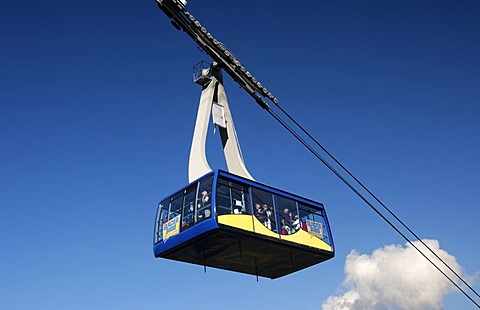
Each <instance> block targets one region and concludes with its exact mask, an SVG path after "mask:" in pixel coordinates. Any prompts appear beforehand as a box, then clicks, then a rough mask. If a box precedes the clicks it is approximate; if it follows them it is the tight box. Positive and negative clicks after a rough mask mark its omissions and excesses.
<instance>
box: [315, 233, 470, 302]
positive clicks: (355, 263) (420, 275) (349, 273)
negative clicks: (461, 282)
mask: <svg viewBox="0 0 480 310" xmlns="http://www.w3.org/2000/svg"><path fill="white" fill-rule="evenodd" d="M423 242H424V243H425V244H427V245H428V246H429V247H430V248H431V249H432V250H433V251H434V252H435V253H436V254H437V255H438V256H439V257H440V258H442V260H444V261H445V262H446V263H447V264H448V265H449V266H450V267H451V268H452V269H453V270H454V271H455V272H456V273H457V274H458V275H460V276H462V278H463V279H465V278H466V276H465V275H464V274H463V271H462V267H461V266H460V265H459V264H458V263H457V260H456V259H455V257H454V256H452V255H450V254H448V253H447V252H446V251H444V250H442V249H440V245H439V242H438V241H437V240H428V239H425V240H423ZM413 244H414V245H415V246H416V247H417V248H419V249H420V250H422V251H423V253H425V255H426V256H427V257H428V258H429V259H431V260H432V261H433V262H435V264H436V265H437V266H438V267H439V268H440V269H442V271H443V272H445V273H446V274H447V275H448V276H449V277H450V278H451V279H453V280H456V277H455V276H454V275H453V274H452V273H451V271H449V270H448V269H447V267H445V266H444V265H443V264H442V263H441V262H439V261H438V259H436V258H435V257H434V256H433V254H432V253H430V251H428V250H427V249H426V248H425V247H424V246H423V245H422V244H421V243H420V242H419V241H415V242H413ZM345 274H346V279H345V281H344V283H343V285H344V287H345V289H346V292H345V293H343V294H341V295H338V296H330V297H329V298H328V299H327V300H326V301H325V302H324V303H323V305H322V309H323V310H354V309H355V310H356V309H402V310H407V309H415V310H416V309H442V308H443V306H442V301H443V298H444V297H445V295H446V294H447V293H449V292H451V291H455V290H457V289H456V288H455V286H454V285H453V284H452V283H451V282H450V281H449V280H448V279H447V278H446V277H445V276H443V275H442V274H441V273H440V272H439V271H438V270H437V269H436V268H435V267H434V266H432V265H431V264H430V263H429V262H428V261H427V260H426V259H425V258H424V257H423V256H422V255H421V254H420V253H418V251H417V250H416V249H415V248H413V247H412V246H411V245H410V244H407V245H406V246H405V247H402V246H400V245H387V246H385V247H383V248H380V249H377V250H375V251H373V253H372V254H371V255H367V254H359V253H357V252H356V251H352V252H350V254H349V255H348V256H347V259H346V262H345ZM470 279H472V278H471V277H470ZM457 284H458V282H457Z"/></svg>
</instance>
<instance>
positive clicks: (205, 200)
mask: <svg viewBox="0 0 480 310" xmlns="http://www.w3.org/2000/svg"><path fill="white" fill-rule="evenodd" d="M209 200H210V198H209V197H208V193H207V191H203V192H202V197H201V199H200V203H199V204H198V219H199V220H203V219H205V218H209V217H210V215H211V214H210V209H209V208H208V206H209V205H210V202H209Z"/></svg>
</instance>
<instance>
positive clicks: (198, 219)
mask: <svg viewBox="0 0 480 310" xmlns="http://www.w3.org/2000/svg"><path fill="white" fill-rule="evenodd" d="M194 79H195V82H196V83H198V84H200V85H202V86H203V90H202V95H201V98H200V105H199V109H198V113H197V121H196V125H195V131H194V136H193V141H192V147H191V151H190V160H189V179H190V183H189V184H188V185H187V186H185V187H183V188H181V189H180V190H178V191H176V192H175V193H174V194H172V195H170V196H168V197H166V198H165V199H163V200H162V201H161V202H160V204H159V206H158V210H157V215H156V221H155V234H154V255H155V257H161V258H167V259H172V260H177V261H182V262H187V263H193V264H197V265H203V266H205V267H206V266H209V267H214V268H219V269H225V270H230V271H236V272H241V273H246V274H251V275H256V276H262V277H267V278H271V279H275V278H278V277H281V276H284V275H287V274H290V273H292V272H295V271H298V270H301V269H304V268H306V267H309V266H312V265H315V264H317V263H321V262H323V261H325V260H328V259H330V258H332V257H333V256H334V246H333V239H332V234H331V231H330V226H329V223H328V219H327V215H326V212H325V209H324V206H323V205H322V204H321V203H319V202H315V201H313V200H310V199H307V198H304V197H300V196H298V195H295V194H292V193H289V192H286V191H283V190H280V189H277V188H274V187H271V186H268V185H265V184H262V183H259V182H257V181H255V180H254V179H253V177H252V176H251V175H250V173H249V172H248V171H247V169H246V167H245V164H244V161H243V158H242V156H241V153H240V148H239V144H238V140H237V135H236V132H235V128H234V124H233V119H232V116H231V113H230V109H229V107H228V102H227V99H226V95H225V91H224V88H223V83H222V76H221V71H220V68H218V67H217V66H216V65H215V64H213V65H211V66H210V65H208V66H207V65H206V63H205V62H201V63H199V64H198V65H197V66H196V68H195V73H194ZM210 115H212V117H213V122H214V124H215V125H216V126H218V128H219V131H220V137H221V139H222V143H223V149H224V153H225V159H226V162H227V166H228V172H227V171H224V170H219V169H217V170H212V169H211V168H210V166H209V165H208V163H207V160H206V154H205V141H206V132H207V129H208V122H209V120H210Z"/></svg>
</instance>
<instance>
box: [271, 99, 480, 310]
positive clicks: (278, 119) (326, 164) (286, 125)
mask: <svg viewBox="0 0 480 310" xmlns="http://www.w3.org/2000/svg"><path fill="white" fill-rule="evenodd" d="M277 106H278V105H277ZM278 107H279V106H278ZM279 108H280V107H279ZM280 109H281V108H280ZM267 111H268V113H269V114H270V115H271V116H272V117H273V118H275V120H277V121H278V122H279V123H280V124H281V125H282V126H283V127H284V128H285V129H286V130H287V131H288V132H290V134H292V135H293V136H294V137H295V138H296V139H297V140H298V141H299V142H300V143H301V144H302V145H303V146H305V147H306V148H307V149H308V150H309V151H310V152H311V153H312V154H313V155H314V156H315V157H316V158H317V159H319V160H320V161H321V162H322V163H323V164H324V165H325V166H326V167H327V168H328V169H329V170H330V171H332V172H333V173H334V174H335V175H336V176H337V177H338V178H339V179H340V180H341V181H342V182H343V183H344V184H345V185H347V186H348V187H349V188H350V189H351V190H352V191H353V192H354V193H355V194H356V195H357V196H358V197H359V198H360V199H362V200H363V201H364V202H365V203H366V204H367V205H368V206H369V207H370V208H371V209H372V210H373V211H375V213H377V214H378V215H379V216H380V217H381V218H382V219H383V220H384V221H385V222H387V224H388V225H389V226H390V227H392V228H393V229H394V230H395V231H396V232H397V233H398V234H399V235H400V236H402V237H403V238H404V239H405V240H406V241H407V242H408V244H410V245H411V246H412V247H413V248H415V250H417V252H419V253H420V254H421V255H422V256H423V257H424V258H425V259H426V260H427V261H428V262H429V263H430V264H432V265H433V266H434V267H435V268H436V269H437V270H438V271H439V272H440V273H441V274H442V275H443V276H445V277H446V278H447V279H448V280H449V281H450V282H451V283H452V284H453V285H454V286H455V287H456V288H458V289H459V290H460V291H461V292H462V293H463V294H464V295H465V296H466V297H467V298H468V299H469V300H470V301H471V302H472V303H474V304H475V305H476V306H477V307H478V308H480V305H479V304H478V303H477V302H475V300H474V299H473V298H471V297H470V295H468V294H467V292H465V291H464V290H463V289H462V288H461V287H460V286H459V285H458V284H457V283H456V282H455V281H454V280H452V279H451V278H450V277H449V276H448V275H447V274H446V273H445V272H444V271H443V270H441V269H440V268H439V267H438V266H437V265H436V264H435V263H434V262H433V261H432V260H431V259H430V258H428V257H427V256H426V255H425V253H423V251H421V250H420V249H419V248H418V247H417V246H416V245H415V244H414V243H413V242H412V241H411V240H410V239H409V238H408V237H407V236H406V235H405V234H404V233H403V232H402V231H400V229H398V228H397V227H396V226H395V225H394V224H393V223H392V222H391V221H390V220H389V219H388V218H387V217H386V216H385V215H383V214H382V212H380V211H379V210H378V209H377V208H376V207H375V206H374V205H373V204H372V203H371V202H370V201H368V199H367V198H365V196H364V195H362V194H361V193H360V192H359V191H358V190H357V189H356V188H355V187H354V186H353V185H352V184H351V183H350V182H349V181H348V180H347V179H346V178H345V177H344V176H343V175H342V174H341V173H340V172H338V170H337V169H335V168H334V167H333V166H332V165H331V164H330V163H329V162H328V161H327V160H326V159H325V158H323V157H322V156H321V155H320V154H319V153H318V152H317V151H316V150H315V149H314V148H313V147H312V146H311V145H310V144H308V142H307V141H305V139H303V138H302V137H301V136H300V135H299V134H298V133H297V132H296V131H295V130H294V129H292V128H291V127H290V126H289V125H288V124H287V123H286V122H285V121H284V120H283V119H282V118H280V117H279V116H278V115H277V114H276V113H275V112H273V111H272V110H271V109H268V110H267ZM281 111H282V112H283V113H284V114H285V115H287V116H288V117H289V119H290V120H292V121H293V122H294V123H295V124H296V125H297V126H298V127H299V128H301V129H302V131H303V132H304V133H306V134H307V136H308V137H309V138H310V139H312V140H314V141H315V142H316V144H317V145H318V146H320V147H321V148H322V150H324V151H325V153H327V154H328V155H329V156H330V157H331V158H333V159H334V161H335V162H336V163H337V164H338V165H339V166H340V167H342V169H344V170H345V171H347V173H348V174H349V175H350V176H351V177H352V178H353V179H354V180H355V181H356V182H357V183H359V184H361V185H362V187H363V188H364V189H365V190H366V191H367V192H368V193H369V194H370V195H372V196H374V195H373V194H372V193H371V191H369V190H368V189H366V187H364V186H363V184H362V183H360V181H358V179H357V178H355V177H354V176H353V174H351V173H350V172H349V171H348V170H347V169H346V168H345V167H344V166H343V165H342V164H341V163H340V162H339V161H338V160H336V159H335V157H333V156H332V155H331V154H330V153H329V152H328V151H327V150H326V149H325V148H324V147H323V146H322V145H320V143H318V142H317V140H315V139H314V138H313V137H312V136H311V135H310V134H309V133H308V132H306V130H305V129H303V127H302V126H300V125H299V124H298V123H297V122H296V121H295V120H294V119H293V118H292V117H290V116H289V115H288V113H286V112H285V110H283V109H281ZM374 197H376V196H374ZM376 200H377V201H379V200H378V199H376ZM380 204H382V206H383V207H384V208H387V207H386V206H385V205H384V204H383V203H381V202H380ZM387 210H388V211H389V213H390V214H392V215H393V216H394V217H395V219H396V220H398V221H399V222H401V221H400V220H399V219H398V217H397V216H395V215H394V214H393V212H392V211H390V210H389V209H388V208H387ZM401 223H402V225H403V226H404V227H406V225H405V224H404V223H403V222H401ZM407 229H408V231H410V232H411V230H410V229H409V228H408V227H407ZM414 236H415V237H417V236H416V235H415V234H414ZM417 239H418V237H417ZM421 243H422V244H423V245H424V246H425V247H426V248H428V249H429V250H430V252H432V253H433V254H434V255H435V256H436V257H437V258H438V259H439V260H440V261H442V262H443V264H445V265H446V266H447V267H448V268H449V269H450V270H451V271H452V272H453V273H454V274H455V275H456V276H457V277H458V278H459V279H460V280H462V282H463V283H465V284H466V282H465V281H464V280H463V279H462V278H461V277H460V276H459V275H458V274H457V273H455V272H454V271H453V270H452V269H451V268H450V266H448V265H447V264H446V263H445V261H443V260H442V259H440V258H439V257H438V256H437V255H436V254H435V253H434V252H433V250H432V249H431V248H430V247H428V246H427V245H426V244H425V243H424V242H421ZM467 286H468V287H469V288H470V289H471V290H472V291H473V292H475V290H474V289H473V288H472V287H470V285H468V284H467ZM475 294H476V295H477V296H478V293H477V292H475Z"/></svg>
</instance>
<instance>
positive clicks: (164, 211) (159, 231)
mask: <svg viewBox="0 0 480 310" xmlns="http://www.w3.org/2000/svg"><path fill="white" fill-rule="evenodd" d="M169 206H170V198H169V199H165V200H164V201H162V202H161V203H160V204H159V205H158V213H157V223H156V226H155V242H159V241H161V240H162V239H163V224H165V223H166V221H167V216H168V208H169Z"/></svg>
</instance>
